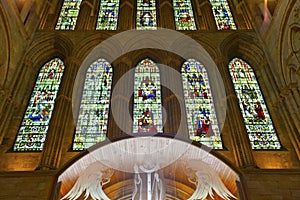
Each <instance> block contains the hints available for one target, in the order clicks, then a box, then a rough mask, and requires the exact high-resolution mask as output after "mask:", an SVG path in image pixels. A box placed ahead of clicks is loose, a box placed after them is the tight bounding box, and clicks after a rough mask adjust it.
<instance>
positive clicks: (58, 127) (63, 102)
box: [39, 57, 81, 170]
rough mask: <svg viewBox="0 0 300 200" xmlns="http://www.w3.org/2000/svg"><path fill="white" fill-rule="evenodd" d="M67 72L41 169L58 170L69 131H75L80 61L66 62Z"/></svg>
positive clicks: (52, 120) (51, 123)
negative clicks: (74, 104)
mask: <svg viewBox="0 0 300 200" xmlns="http://www.w3.org/2000/svg"><path fill="white" fill-rule="evenodd" d="M64 64H65V71H64V75H63V80H62V82H61V88H60V90H59V94H58V97H57V98H56V100H55V108H54V112H53V115H52V119H51V122H50V126H49V130H48V133H47V137H46V142H45V144H44V150H43V154H42V159H41V163H40V166H39V169H41V170H47V169H57V168H58V167H59V164H60V158H61V154H62V148H63V143H64V138H65V136H66V134H67V132H69V131H73V130H74V123H73V115H72V92H73V85H74V80H75V77H76V74H77V71H78V68H79V67H80V64H81V63H80V61H79V60H77V59H76V58H74V57H69V58H67V59H65V60H64ZM74 89H76V88H74Z"/></svg>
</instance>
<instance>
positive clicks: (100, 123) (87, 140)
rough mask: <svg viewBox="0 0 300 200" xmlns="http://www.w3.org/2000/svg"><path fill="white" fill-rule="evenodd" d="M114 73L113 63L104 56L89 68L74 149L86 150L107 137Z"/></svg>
mask: <svg viewBox="0 0 300 200" xmlns="http://www.w3.org/2000/svg"><path fill="white" fill-rule="evenodd" d="M112 75H113V74H112V67H111V65H110V64H109V63H108V62H107V61H106V60H105V59H102V58H101V59H98V60H97V61H95V62H94V63H93V64H91V66H90V67H89V68H88V70H87V72H86V78H85V83H84V88H83V93H82V99H81V104H80V109H79V116H78V121H77V124H76V130H75V136H74V143H73V150H84V149H87V148H89V147H91V146H93V145H94V144H96V143H98V142H102V141H104V140H105V139H106V133H107V123H108V112H109V103H110V94H111V84H112Z"/></svg>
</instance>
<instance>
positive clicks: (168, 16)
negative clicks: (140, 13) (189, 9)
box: [158, 0, 175, 30]
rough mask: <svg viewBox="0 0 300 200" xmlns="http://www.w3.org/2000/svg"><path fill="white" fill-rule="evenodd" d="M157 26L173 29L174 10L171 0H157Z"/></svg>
mask: <svg viewBox="0 0 300 200" xmlns="http://www.w3.org/2000/svg"><path fill="white" fill-rule="evenodd" d="M158 10H159V19H160V20H159V24H158V26H159V27H162V28H168V29H173V30H174V29H175V19H174V11H173V5H172V1H171V0H160V1H159V9H158Z"/></svg>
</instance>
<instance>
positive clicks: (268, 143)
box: [229, 58, 281, 149]
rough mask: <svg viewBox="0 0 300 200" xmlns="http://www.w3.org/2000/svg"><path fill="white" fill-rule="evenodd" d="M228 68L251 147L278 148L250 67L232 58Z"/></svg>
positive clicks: (278, 144) (238, 59)
mask: <svg viewBox="0 0 300 200" xmlns="http://www.w3.org/2000/svg"><path fill="white" fill-rule="evenodd" d="M229 70H230V75H231V78H232V81H233V84H234V88H235V91H236V95H237V97H238V99H239V103H240V109H241V112H242V115H243V118H244V122H245V125H246V129H247V132H248V136H249V139H250V142H251V145H252V148H253V149H280V148H281V145H280V142H279V140H278V137H277V134H276V132H275V129H274V127H273V122H272V120H271V117H270V115H269V112H268V109H267V106H266V104H265V101H264V98H263V95H262V93H261V90H260V88H259V85H258V82H257V79H256V77H255V74H254V72H253V70H252V68H251V67H250V66H249V65H248V64H247V63H246V62H245V61H243V60H242V59H240V58H234V59H233V60H232V61H231V62H230V64H229Z"/></svg>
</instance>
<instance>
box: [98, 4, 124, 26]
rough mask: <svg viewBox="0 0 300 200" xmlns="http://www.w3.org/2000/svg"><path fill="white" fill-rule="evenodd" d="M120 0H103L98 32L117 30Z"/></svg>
mask: <svg viewBox="0 0 300 200" xmlns="http://www.w3.org/2000/svg"><path fill="white" fill-rule="evenodd" d="M118 13H119V0H102V1H101V2H100V9H99V14H98V21H97V27H96V30H116V29H117V25H118Z"/></svg>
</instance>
